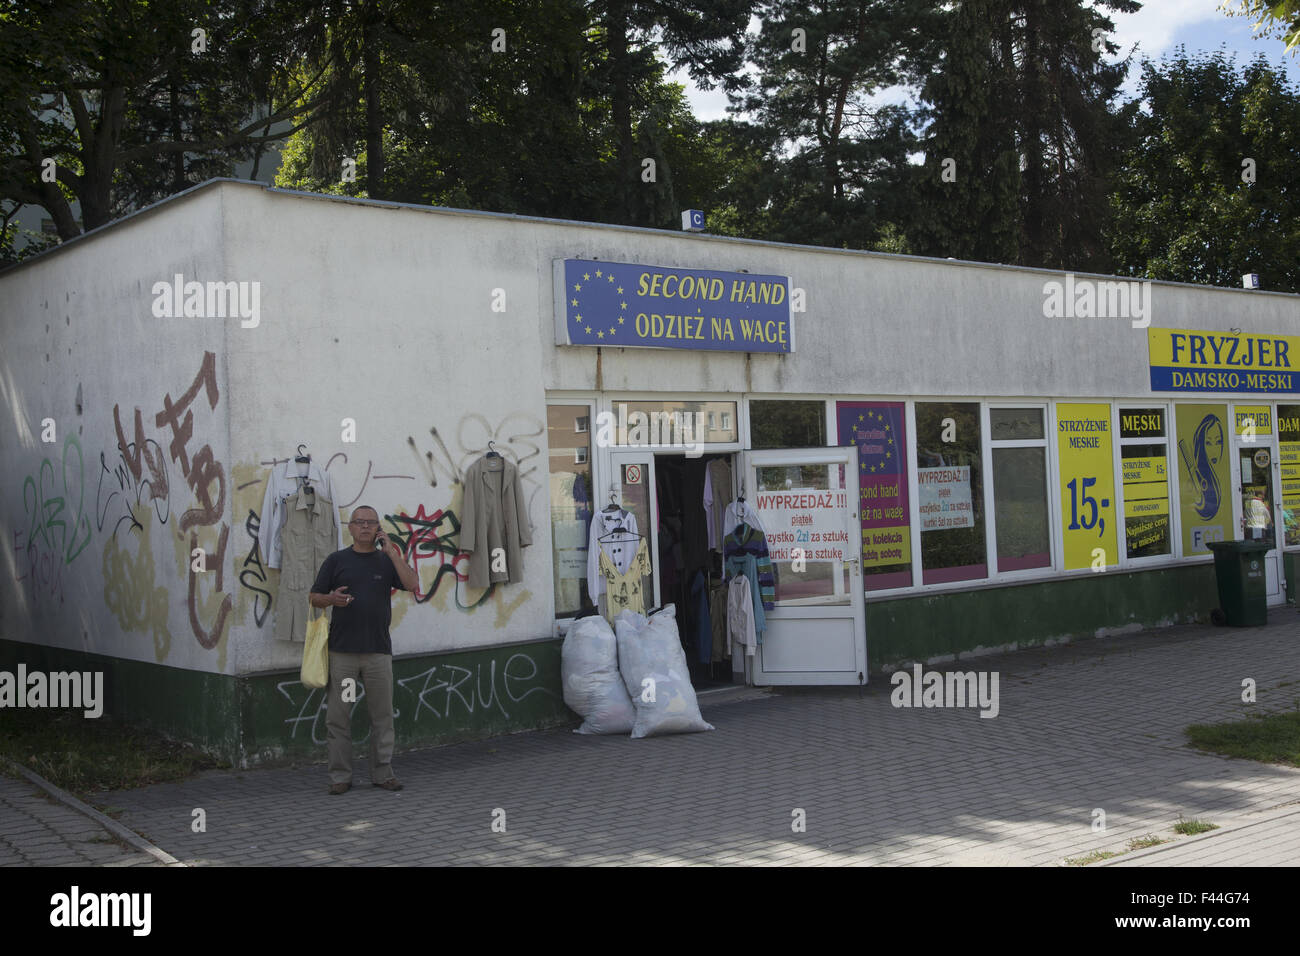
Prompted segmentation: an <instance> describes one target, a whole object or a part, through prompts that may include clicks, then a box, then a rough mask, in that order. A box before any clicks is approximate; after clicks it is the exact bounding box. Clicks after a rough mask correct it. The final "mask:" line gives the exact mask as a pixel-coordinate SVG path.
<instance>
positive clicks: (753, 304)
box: [554, 259, 794, 354]
mask: <svg viewBox="0 0 1300 956" xmlns="http://www.w3.org/2000/svg"><path fill="white" fill-rule="evenodd" d="M554 267H555V268H554V274H555V341H556V342H557V343H558V344H560V345H607V346H616V347H637V348H655V349H688V350H691V351H705V350H711V351H727V352H775V353H778V354H782V353H790V352H793V351H794V316H793V314H792V312H791V307H790V280H789V277H788V276H773V275H755V274H752V273H748V272H715V271H712V270H709V269H679V268H669V267H667V266H646V265H635V264H632V263H627V262H604V261H600V260H592V259H556V260H554Z"/></svg>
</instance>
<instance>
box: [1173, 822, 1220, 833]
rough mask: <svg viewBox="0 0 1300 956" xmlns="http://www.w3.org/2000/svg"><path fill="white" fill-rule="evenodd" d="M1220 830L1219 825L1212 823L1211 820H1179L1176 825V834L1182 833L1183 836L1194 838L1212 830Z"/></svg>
mask: <svg viewBox="0 0 1300 956" xmlns="http://www.w3.org/2000/svg"><path fill="white" fill-rule="evenodd" d="M1217 829H1219V825H1218V824H1217V823H1211V822H1210V821H1209V820H1183V819H1181V818H1180V819H1179V820H1178V822H1177V823H1175V824H1174V832H1175V833H1181V834H1182V835H1183V836H1194V835H1195V834H1197V833H1208V832H1209V831H1210V830H1217Z"/></svg>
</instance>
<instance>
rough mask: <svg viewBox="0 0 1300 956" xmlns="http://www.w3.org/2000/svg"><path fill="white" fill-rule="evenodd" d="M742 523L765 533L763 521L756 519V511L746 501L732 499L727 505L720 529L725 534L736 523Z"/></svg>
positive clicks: (731, 530)
mask: <svg viewBox="0 0 1300 956" xmlns="http://www.w3.org/2000/svg"><path fill="white" fill-rule="evenodd" d="M742 523H743V524H747V525H749V526H750V527H751V528H757V529H758V530H759V531H761V532H763V534H767V529H766V528H764V527H763V522H761V521H759V520H758V512H757V511H755V510H754V509H753V508H752V507H750V505H749V503H748V502H743V503H742V502H740V501H733V502H732V503H731V504H729V505H727V515H726V519H725V520H724V521H723V522H722V529H723V531H725V532H726V533H727V534H731V532H733V531H735V530H736V525H738V524H742Z"/></svg>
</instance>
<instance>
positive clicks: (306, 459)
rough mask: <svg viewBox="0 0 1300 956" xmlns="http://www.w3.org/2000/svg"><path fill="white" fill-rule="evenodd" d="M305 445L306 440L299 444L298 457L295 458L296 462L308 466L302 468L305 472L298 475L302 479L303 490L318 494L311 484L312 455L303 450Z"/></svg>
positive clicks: (310, 493)
mask: <svg viewBox="0 0 1300 956" xmlns="http://www.w3.org/2000/svg"><path fill="white" fill-rule="evenodd" d="M305 447H306V442H304V443H302V444H301V445H299V446H298V457H297V458H295V459H294V464H297V465H306V466H307V467H306V468H304V469H302V471H303V473H302V474H301V475H299V476H298V477H299V478H300V479H301V480H302V487H303V490H304V491H306V492H307V494H309V495H314V494H316V489H314V488H313V487H312V486H311V455H309V454H307V453H306V452H305V451H303V448H305Z"/></svg>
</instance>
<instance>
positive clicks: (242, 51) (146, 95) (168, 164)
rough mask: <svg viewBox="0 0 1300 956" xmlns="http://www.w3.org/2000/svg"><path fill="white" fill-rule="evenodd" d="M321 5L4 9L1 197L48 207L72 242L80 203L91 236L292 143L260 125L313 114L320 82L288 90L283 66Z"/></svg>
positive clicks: (200, 2)
mask: <svg viewBox="0 0 1300 956" xmlns="http://www.w3.org/2000/svg"><path fill="white" fill-rule="evenodd" d="M315 6H316V5H315V4H314V3H310V2H302V3H294V2H278V0H277V2H271V0H212V2H207V0H16V2H12V3H11V4H10V5H9V6H8V7H7V8H6V9H5V10H4V11H3V12H2V13H0V48H3V49H4V50H5V51H6V55H5V57H4V58H3V59H2V60H0V198H4V199H10V200H16V201H18V202H21V203H30V204H34V205H38V206H42V207H43V208H44V209H45V210H46V211H47V212H48V213H49V214H50V217H51V218H52V219H53V220H54V223H55V227H56V229H57V230H58V234H59V236H60V237H61V238H63V239H68V238H71V237H72V236H75V235H77V234H78V233H79V232H80V231H81V227H80V226H78V223H77V221H76V218H75V216H74V214H73V210H72V204H73V203H74V202H79V203H80V206H81V217H82V221H83V223H84V228H86V229H93V228H95V227H97V226H100V225H103V224H104V223H106V222H108V221H109V220H111V219H112V218H114V217H115V216H117V215H120V214H122V213H123V212H125V211H127V210H129V209H131V208H135V207H137V206H139V205H143V204H145V203H148V202H153V201H155V200H156V199H158V198H161V197H162V196H166V195H170V194H171V193H174V192H176V191H178V190H180V189H183V188H185V187H187V186H189V185H193V184H194V183H197V182H201V181H202V180H204V179H207V178H209V177H211V176H213V175H218V174H227V175H228V174H229V172H230V170H231V168H232V167H233V164H234V163H235V162H236V161H238V160H239V159H242V158H244V157H246V156H249V155H251V154H252V152H253V151H254V150H255V149H256V147H257V144H258V143H259V142H265V141H266V140H268V139H274V138H277V136H282V135H287V134H286V133H281V134H268V133H266V132H265V130H266V127H267V126H268V125H270V124H274V123H277V122H280V121H285V120H295V121H301V122H308V121H310V119H311V118H312V111H313V110H314V109H315V107H316V102H315V99H314V97H315V96H316V95H317V93H318V91H317V89H316V88H315V86H314V82H313V79H314V78H308V79H307V81H306V82H305V83H302V84H298V83H295V82H293V81H292V79H291V78H290V76H289V75H288V73H287V72H286V70H285V69H284V65H283V64H284V62H285V60H286V59H288V57H287V51H291V50H292V49H293V44H294V42H295V38H296V37H297V36H299V35H301V34H303V33H307V34H310V29H307V30H304V23H308V24H310V19H311V18H310V16H309V14H310V11H311V10H313V9H315ZM268 104H269V106H268ZM259 114H260V117H259ZM259 130H261V131H262V132H260V133H259ZM47 160H52V161H53V162H52V164H51V163H49V162H47Z"/></svg>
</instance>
